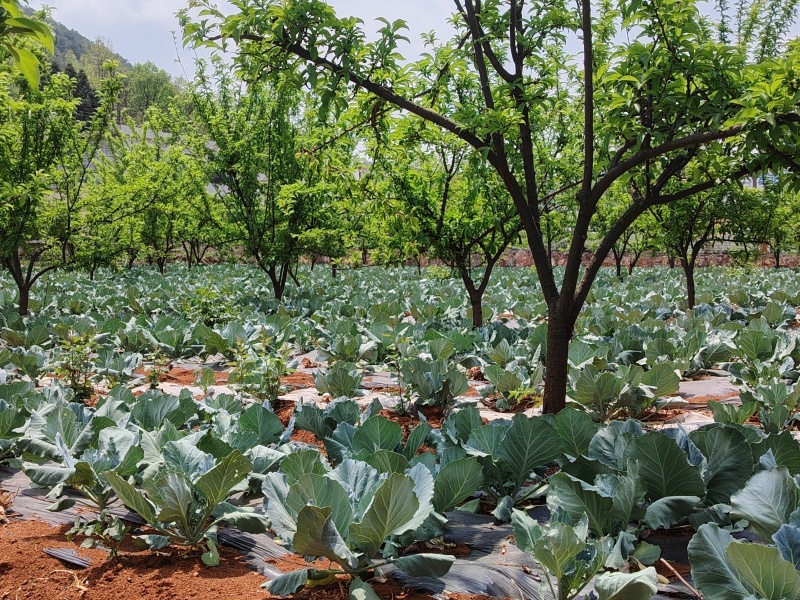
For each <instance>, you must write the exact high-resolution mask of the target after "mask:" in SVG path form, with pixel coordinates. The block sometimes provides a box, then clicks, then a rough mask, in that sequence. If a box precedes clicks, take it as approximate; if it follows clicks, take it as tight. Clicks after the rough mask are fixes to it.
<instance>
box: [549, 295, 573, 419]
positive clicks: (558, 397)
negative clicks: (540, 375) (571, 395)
mask: <svg viewBox="0 0 800 600" xmlns="http://www.w3.org/2000/svg"><path fill="white" fill-rule="evenodd" d="M547 314H548V322H547V346H546V348H545V351H546V352H545V376H544V402H543V405H542V412H544V413H557V412H558V411H560V410H561V409H563V408H564V406H565V405H566V398H567V375H568V373H569V360H568V359H569V342H570V338H571V337H572V332H573V328H574V319H572V318H571V316H570V315H569V314H567V311H566V310H565V309H564V308H562V307H559V306H558V305H557V304H554V305H551V306H550V308H549V309H548V311H547Z"/></svg>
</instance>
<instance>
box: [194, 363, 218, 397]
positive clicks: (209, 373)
mask: <svg viewBox="0 0 800 600" xmlns="http://www.w3.org/2000/svg"><path fill="white" fill-rule="evenodd" d="M194 380H195V383H196V384H197V385H198V386H199V387H200V389H201V390H203V397H205V398H208V397H209V390H210V389H211V388H212V386H214V385H215V384H216V383H217V378H216V377H215V376H214V371H213V370H211V369H209V368H208V367H203V368H202V369H200V370H198V371H197V373H196V374H195V378H194Z"/></svg>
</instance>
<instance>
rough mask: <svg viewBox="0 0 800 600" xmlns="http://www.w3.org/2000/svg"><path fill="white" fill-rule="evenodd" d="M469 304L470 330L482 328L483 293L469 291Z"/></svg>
mask: <svg viewBox="0 0 800 600" xmlns="http://www.w3.org/2000/svg"><path fill="white" fill-rule="evenodd" d="M469 304H470V306H471V307H472V328H473V329H478V327H483V292H482V291H480V290H472V291H470V292H469Z"/></svg>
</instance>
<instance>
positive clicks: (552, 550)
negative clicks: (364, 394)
mask: <svg viewBox="0 0 800 600" xmlns="http://www.w3.org/2000/svg"><path fill="white" fill-rule="evenodd" d="M74 400H75V399H74V395H73V394H72V392H71V390H69V389H68V388H64V387H63V386H61V385H60V384H59V383H58V382H55V383H54V384H53V385H51V386H49V387H47V388H44V389H41V390H37V389H35V388H34V386H33V385H32V384H31V383H29V382H22V381H19V382H15V383H12V384H6V385H2V386H0V402H2V403H3V410H2V411H0V451H1V452H2V460H3V461H4V462H8V463H10V464H12V465H16V466H19V467H21V468H22V469H23V470H24V472H25V473H26V474H27V475H28V477H29V478H30V479H31V481H32V483H33V484H34V485H37V486H42V487H45V488H48V489H49V490H50V492H49V495H50V497H51V498H52V499H53V501H54V504H53V506H52V507H51V509H52V510H64V509H66V508H68V507H71V506H74V504H75V503H76V502H82V503H85V504H88V505H89V506H90V507H92V508H93V509H94V510H95V511H96V514H83V515H82V516H81V517H79V518H78V520H77V521H76V523H75V527H74V528H73V530H72V532H71V533H72V534H76V533H80V534H83V535H86V536H88V537H87V540H88V543H99V544H102V545H104V546H106V547H109V548H110V549H112V550H115V549H116V548H117V547H118V545H119V542H120V541H121V539H122V538H123V536H124V535H125V534H126V533H127V529H128V527H127V525H125V524H124V523H123V522H122V521H120V520H119V518H118V517H116V516H115V514H116V513H113V512H111V511H110V509H111V508H112V507H113V506H114V505H115V504H116V505H118V504H120V503H121V504H124V505H125V506H126V507H128V508H129V509H131V510H133V511H135V512H136V513H138V515H139V516H140V517H141V518H142V520H143V521H144V522H146V523H147V524H148V525H149V530H148V532H147V533H143V534H140V535H137V536H136V539H137V540H139V541H140V542H141V543H143V544H145V545H147V546H149V547H150V548H153V549H159V548H163V547H165V546H167V545H169V544H177V545H184V546H189V547H201V548H203V549H204V550H205V553H204V554H203V560H204V561H205V562H206V563H207V564H209V565H215V564H218V562H219V553H218V549H217V545H218V533H219V528H220V526H221V524H223V523H227V524H229V525H231V526H234V527H236V528H238V529H239V530H241V531H245V532H251V533H262V532H265V531H267V529H268V528H271V529H272V531H273V532H274V533H275V534H276V535H277V536H278V537H279V538H280V539H281V540H282V541H283V543H284V544H286V545H287V546H288V547H289V548H292V549H294V550H295V551H296V552H298V553H300V554H302V555H305V556H307V557H319V558H326V559H329V560H330V561H331V563H332V566H331V567H330V568H327V569H319V568H317V569H313V568H309V569H301V570H299V571H296V572H293V573H289V574H286V575H284V576H282V577H279V578H277V579H274V580H272V581H271V582H269V583H268V584H267V586H268V588H269V589H270V591H271V592H272V593H274V594H277V595H286V594H291V593H294V592H296V591H297V590H299V589H300V588H302V587H303V586H305V585H307V584H308V583H310V582H314V583H320V582H322V581H324V580H327V579H329V578H332V577H333V576H334V575H336V574H338V573H347V574H350V575H352V576H353V579H352V582H353V583H352V585H351V592H352V594H353V596H352V597H373V596H372V594H373V593H374V592H372V591H371V590H370V588H369V585H368V583H366V582H365V581H364V580H363V579H362V577H363V576H364V575H366V574H367V573H369V572H371V571H373V570H375V569H379V568H382V567H390V566H391V567H392V568H399V569H401V570H403V571H405V572H406V573H407V574H409V575H411V576H434V577H438V576H442V575H444V574H445V573H446V572H447V570H448V569H449V567H450V565H451V564H452V563H453V561H454V559H453V557H450V556H443V555H428V554H424V555H404V554H403V552H402V550H403V549H404V548H405V547H407V546H409V545H411V544H413V543H419V542H423V541H427V540H430V539H432V538H435V537H438V536H441V535H442V533H443V532H444V530H445V528H446V523H447V514H448V513H449V512H450V511H451V510H454V509H456V508H457V509H458V510H467V511H478V510H491V512H492V514H493V515H494V516H495V517H496V518H497V519H498V520H501V521H509V520H510V521H512V523H513V525H514V531H515V537H516V543H517V545H518V546H519V547H520V548H521V549H523V550H525V551H528V552H530V553H531V554H532V555H533V557H534V558H535V560H536V561H537V562H538V563H539V564H540V565H541V567H542V570H543V573H544V578H543V585H544V586H546V587H547V588H548V589H549V592H550V593H551V594H553V596H554V597H557V598H572V597H576V596H577V594H578V593H579V592H580V591H581V590H582V589H584V587H585V586H586V585H587V584H589V583H590V581H592V580H593V578H595V575H597V574H598V573H601V572H603V571H605V570H608V569H612V570H614V571H608V572H606V573H604V574H603V575H601V576H600V577H599V578H597V579H596V580H595V581H594V583H593V585H594V588H595V590H596V591H597V592H598V594H599V597H600V598H607V599H608V598H615V597H626V598H634V599H636V598H650V597H651V596H652V595H653V594H654V593H655V591H656V582H657V580H656V575H655V571H654V570H653V569H652V568H650V567H647V568H645V567H646V565H650V564H653V563H654V562H655V561H656V560H657V559H658V558H659V554H660V551H659V549H658V548H657V547H656V546H654V545H651V544H649V543H647V541H646V537H647V534H648V532H650V531H653V530H657V529H660V528H671V527H674V526H676V525H682V524H686V523H689V524H691V526H692V527H693V528H694V529H695V530H696V531H697V533H696V534H695V536H694V537H693V539H692V541H691V543H690V545H689V556H690V559H691V561H692V569H693V576H694V581H695V584H696V585H697V586H698V587H699V588H700V590H701V591H702V592H703V594H704V597H705V598H707V599H709V600H716V599H723V598H725V599H731V598H733V599H737V598H742V599H744V598H748V599H749V598H764V599H765V600H779V599H780V598H796V597H797V594H798V593H800V572H799V571H798V567H800V565H799V564H798V560H797V556H798V554H797V552H796V549H797V548H798V543H799V542H800V516H798V515H800V486H799V485H798V481H799V480H800V478H799V477H798V474H800V447H798V444H797V442H796V441H795V439H794V438H793V437H792V435H791V433H790V432H788V431H782V432H776V433H771V434H767V433H764V432H763V431H762V430H760V429H758V428H756V427H753V426H749V425H740V424H736V423H714V424H712V425H708V426H705V427H702V428H700V429H698V430H697V431H694V432H692V433H689V434H686V433H685V432H683V431H681V430H679V429H673V430H663V431H647V430H646V429H644V428H643V426H642V424H641V423H640V422H639V421H636V420H632V419H630V420H626V421H613V422H611V423H610V424H608V425H601V424H598V423H596V422H595V421H594V420H593V419H592V418H591V416H590V415H589V414H588V413H586V412H584V411H579V410H574V409H567V410H565V411H562V412H561V413H559V414H558V415H555V416H543V417H526V416H524V415H521V414H520V415H516V416H514V418H513V419H508V420H496V421H491V422H489V423H483V421H482V419H481V417H480V414H479V412H478V410H477V409H476V408H475V407H474V406H466V407H461V408H460V409H458V410H455V411H453V412H452V413H451V414H450V415H449V416H448V417H447V418H446V419H445V420H444V422H443V424H442V426H441V428H438V429H437V428H433V427H431V426H430V425H429V424H428V423H427V422H425V421H424V419H423V420H422V421H420V423H419V424H418V425H417V426H416V427H415V428H414V429H413V430H411V432H410V434H409V435H408V436H407V437H406V438H405V439H404V436H403V432H402V429H401V427H400V426H399V425H398V424H397V423H395V422H393V421H391V420H389V419H387V418H385V417H384V416H382V415H380V414H378V413H379V411H380V409H381V405H380V404H379V403H378V402H374V403H373V404H371V405H369V406H367V407H366V408H365V409H362V407H360V406H359V405H358V404H357V403H356V402H354V401H353V400H351V399H348V398H340V399H337V400H335V401H333V402H332V403H330V404H329V405H328V406H326V407H325V408H320V407H317V406H316V405H315V404H313V403H301V404H300V405H299V406H298V407H297V409H296V410H295V413H294V415H293V417H292V420H291V422H290V423H289V425H288V426H287V427H284V426H282V424H281V421H280V420H279V418H278V417H277V416H276V415H275V413H274V412H273V411H272V410H271V408H270V406H269V404H258V403H256V404H250V405H249V406H245V405H244V404H243V403H242V402H241V400H239V399H237V398H235V397H233V396H229V395H219V396H216V397H208V398H206V399H205V400H204V401H198V400H195V399H193V398H192V397H191V395H190V394H188V393H183V394H181V395H180V396H172V395H168V394H164V393H161V392H159V391H150V392H146V393H144V394H142V395H140V396H138V397H137V396H134V395H133V394H132V393H131V392H130V391H129V390H128V389H126V388H124V387H121V386H120V387H117V388H115V389H113V390H112V391H111V393H109V394H108V396H105V397H103V398H102V399H101V400H100V401H99V402H98V403H97V405H96V406H95V407H87V406H86V405H85V404H84V403H82V402H75V401H74ZM296 430H305V431H310V432H312V433H313V434H314V436H315V438H316V440H317V441H318V442H319V443H320V444H321V445H322V447H323V448H324V450H325V452H324V453H323V452H321V451H320V449H319V448H318V447H317V446H316V445H309V444H302V443H299V442H295V441H292V434H293V432H294V431H296ZM233 494H239V495H241V496H240V497H239V499H240V500H241V497H243V498H244V499H245V500H247V499H250V500H252V499H253V498H258V497H261V498H262V499H261V500H260V501H258V502H259V503H260V504H261V505H262V510H260V511H254V510H253V509H252V508H248V507H247V503H244V504H243V503H242V502H233V501H231V495H233ZM536 498H544V499H545V501H546V503H547V506H548V507H549V508H550V510H551V513H552V519H551V521H550V522H549V523H547V524H539V523H536V522H535V521H533V520H532V519H531V518H530V517H529V516H528V515H527V514H526V513H525V512H524V511H522V510H520V508H524V507H525V506H526V505H528V504H529V503H530V502H532V501H534V499H536ZM250 504H252V502H251V503H250ZM744 527H747V530H748V532H749V537H750V539H751V540H752V541H742V540H739V539H734V536H736V534H737V532H740V531H742V529H743V528H744ZM756 538H757V539H756ZM632 565H633V566H635V567H636V568H633V569H632V568H631V566H632ZM637 569H639V570H637ZM618 594H623V595H621V596H620V595H618Z"/></svg>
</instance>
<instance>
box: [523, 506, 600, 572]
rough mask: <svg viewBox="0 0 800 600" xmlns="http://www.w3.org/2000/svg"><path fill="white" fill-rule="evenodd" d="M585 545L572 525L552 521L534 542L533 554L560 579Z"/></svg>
mask: <svg viewBox="0 0 800 600" xmlns="http://www.w3.org/2000/svg"><path fill="white" fill-rule="evenodd" d="M512 519H513V516H512ZM585 547H586V544H585V543H584V541H583V540H581V539H580V538H579V537H578V535H577V533H576V532H575V529H574V528H573V527H570V526H569V525H567V524H566V523H559V522H554V523H550V524H549V525H548V526H547V528H543V535H542V537H540V538H539V539H537V540H536V541H535V542H534V544H533V555H534V557H535V558H536V560H537V561H538V562H539V563H540V564H541V565H542V566H543V567H544V568H546V569H547V570H548V571H550V572H551V573H553V574H554V575H555V577H556V579H561V578H562V577H563V576H564V574H565V573H566V572H567V570H568V569H569V567H570V565H571V564H572V563H573V562H574V560H575V557H576V556H577V555H578V553H579V552H581V551H582V550H583V549H584V548H585Z"/></svg>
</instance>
